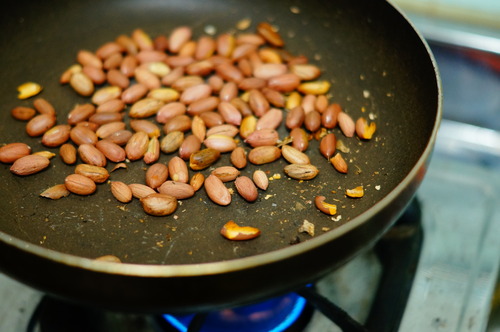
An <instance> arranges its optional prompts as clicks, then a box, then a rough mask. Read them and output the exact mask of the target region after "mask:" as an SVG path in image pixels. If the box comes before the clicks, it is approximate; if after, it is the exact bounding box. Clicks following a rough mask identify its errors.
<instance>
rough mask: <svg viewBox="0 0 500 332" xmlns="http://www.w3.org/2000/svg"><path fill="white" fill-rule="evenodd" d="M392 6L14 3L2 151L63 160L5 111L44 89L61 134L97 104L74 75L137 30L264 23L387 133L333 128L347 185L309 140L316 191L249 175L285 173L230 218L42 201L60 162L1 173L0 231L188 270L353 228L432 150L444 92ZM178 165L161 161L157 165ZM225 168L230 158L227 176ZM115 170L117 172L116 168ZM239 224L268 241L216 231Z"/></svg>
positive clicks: (102, 202)
mask: <svg viewBox="0 0 500 332" xmlns="http://www.w3.org/2000/svg"><path fill="white" fill-rule="evenodd" d="M387 7H388V6H380V4H378V1H357V2H351V1H347V0H346V1H313V2H311V1H309V2H295V1H216V0H207V1H194V0H189V1H186V0H174V1H153V0H147V1H131V0H127V1H122V0H111V1H94V0H90V1H78V2H77V1H72V2H61V1H31V2H27V1H17V2H15V3H14V2H12V3H11V5H10V6H9V8H8V9H6V8H4V11H5V12H4V15H3V16H4V18H3V19H2V22H1V23H0V24H1V25H2V31H3V34H2V36H1V37H0V38H1V39H0V40H1V42H0V49H1V50H2V51H1V52H0V63H1V64H2V65H3V68H2V74H1V77H2V79H1V80H0V100H1V102H2V109H3V111H2V112H1V113H0V143H11V142H19V141H21V142H26V143H28V144H29V145H30V146H31V147H32V148H33V150H34V151H39V150H52V151H57V149H47V148H45V147H43V146H42V145H41V143H40V138H35V139H33V138H29V137H28V136H27V135H26V134H25V131H24V127H25V123H23V122H19V121H16V120H14V119H12V118H11V116H10V114H9V112H10V109H12V108H13V107H15V106H18V105H24V106H29V105H31V102H32V99H30V100H26V101H20V100H18V99H17V98H16V95H17V93H16V87H17V86H18V85H20V84H21V83H24V82H26V81H35V82H38V83H40V84H42V85H43V86H44V91H43V92H42V94H41V95H40V96H42V97H44V98H46V99H47V100H49V101H50V102H51V103H52V104H53V105H54V106H55V108H56V110H57V112H58V122H59V123H64V122H65V119H66V116H67V112H68V111H69V110H70V109H71V108H72V107H73V106H74V105H75V104H77V103H83V102H87V101H88V99H86V98H82V97H79V96H78V95H76V94H75V93H74V92H73V91H72V90H71V88H69V87H68V86H61V85H60V84H59V83H58V79H59V76H60V74H61V73H62V72H63V71H64V70H65V69H66V68H68V67H69V66H70V65H71V64H73V63H75V56H76V53H77V51H78V50H79V49H89V50H96V49H97V48H98V47H99V46H100V45H102V44H103V43H105V42H107V41H110V40H113V39H114V38H116V36H118V35H119V34H123V33H125V34H130V33H131V32H132V30H133V29H135V28H142V29H144V30H145V31H146V32H148V33H149V34H151V35H152V36H156V35H158V34H168V33H169V32H170V31H171V30H172V29H173V28H174V27H176V26H179V25H189V26H192V27H193V28H194V32H195V38H197V37H199V36H201V35H202V34H204V30H205V28H206V27H207V26H209V25H211V26H213V27H215V28H216V30H217V33H222V32H227V31H235V30H236V29H235V26H236V24H237V22H238V21H239V20H241V19H243V18H250V19H251V22H252V24H251V27H250V28H249V29H248V31H254V29H255V26H256V24H257V23H258V22H260V21H269V22H271V23H272V24H275V25H276V26H278V27H279V28H280V33H281V35H282V36H283V37H284V39H285V41H286V49H287V50H289V51H290V52H291V53H293V54H297V55H298V54H304V55H306V56H308V57H309V58H310V60H311V62H313V63H317V64H318V65H319V66H320V67H321V68H322V69H323V70H324V73H323V75H322V78H325V79H328V80H330V81H331V82H332V88H331V91H330V93H331V98H330V101H331V102H337V103H340V104H341V105H342V106H343V108H344V109H345V111H346V112H348V113H349V114H350V115H352V116H353V118H357V117H359V116H361V115H365V116H367V115H368V114H372V115H373V116H374V117H375V122H376V123H377V126H378V129H377V133H376V136H375V138H374V139H373V140H371V141H367V142H361V141H360V140H359V139H354V138H353V139H346V138H344V137H343V135H342V134H341V133H340V131H339V130H338V128H337V129H335V130H334V132H335V133H336V134H337V137H338V138H340V139H342V140H343V141H344V143H345V144H346V145H347V146H348V147H349V148H350V150H351V152H350V153H348V154H347V155H346V156H347V159H348V161H349V167H350V172H349V174H348V175H340V174H339V173H337V172H336V171H335V170H334V169H333V168H332V166H331V165H330V164H328V163H327V161H326V160H325V159H324V158H323V157H321V156H320V155H319V153H318V146H317V142H314V141H311V146H310V147H309V150H308V152H309V155H310V156H311V160H312V163H313V164H315V165H316V166H317V167H318V168H319V169H320V174H319V176H318V177H317V178H316V179H314V180H313V181H304V182H300V183H299V182H297V181H295V180H289V179H287V177H286V175H284V173H283V167H284V166H285V165H286V162H285V161H283V160H281V161H280V162H277V163H273V164H270V165H263V166H254V165H249V166H247V167H246V168H245V169H244V170H242V174H244V175H250V174H251V173H252V172H253V170H255V169H258V168H260V169H262V170H265V171H269V174H270V176H271V175H273V174H275V173H279V174H281V179H279V180H274V181H271V183H270V186H269V189H268V190H267V191H266V192H260V195H259V199H258V200H257V201H256V202H255V203H251V204H250V203H247V202H246V201H244V200H243V199H242V198H241V197H240V196H238V195H237V194H235V195H233V202H232V203H231V205H230V206H229V207H220V206H217V205H215V204H214V203H212V202H211V201H210V200H209V199H208V198H207V196H206V194H205V192H204V190H201V191H200V192H198V193H197V194H196V195H195V197H193V198H191V199H188V200H185V201H183V202H182V205H180V206H179V208H178V210H177V211H176V212H175V214H174V215H171V216H168V217H152V216H148V215H146V214H144V212H143V211H142V209H141V207H140V204H139V202H138V201H137V200H134V201H133V202H131V203H129V204H127V205H126V206H125V207H124V205H123V204H120V203H118V202H117V201H116V200H115V199H114V198H113V197H112V195H111V193H110V190H109V185H108V184H102V185H99V186H98V190H97V192H96V193H95V194H94V195H92V196H89V197H80V196H77V195H70V196H69V197H67V198H64V199H61V200H58V201H51V200H47V199H43V198H40V197H39V196H38V195H39V194H40V193H41V192H42V191H43V190H44V189H46V188H47V187H50V186H52V185H55V184H59V183H62V182H63V180H64V177H65V176H66V175H68V174H71V173H72V172H73V170H74V167H71V166H66V165H64V164H63V163H62V162H61V161H60V159H59V157H56V158H54V159H53V160H52V163H51V167H50V168H49V169H47V170H45V171H43V172H42V173H40V174H36V175H32V176H28V177H18V176H14V175H13V174H11V173H10V172H9V167H10V165H0V181H1V183H2V186H1V189H0V190H1V191H2V195H1V196H2V199H1V200H0V210H1V211H2V216H1V217H0V231H1V232H4V233H6V234H8V235H11V236H13V237H15V238H19V239H21V240H24V241H26V242H29V243H33V244H35V245H39V246H42V247H46V248H50V249H54V250H56V251H60V252H63V253H69V254H73V255H77V256H82V257H89V258H94V257H98V256H101V255H105V254H113V255H116V256H118V257H120V258H121V259H122V260H123V261H124V262H130V263H145V264H188V263H202V262H215V261H221V260H228V259H234V258H240V257H247V256H252V255H257V254H261V253H266V252H269V251H273V250H276V249H280V248H284V247H287V246H290V245H291V243H296V242H298V241H305V240H308V239H310V238H311V236H309V235H307V234H303V233H299V232H298V228H299V226H300V225H301V224H302V222H303V220H304V219H307V220H309V221H310V222H313V223H314V224H315V225H316V235H315V236H321V234H322V233H325V232H327V230H329V229H333V228H335V227H339V226H341V225H342V224H344V223H346V222H349V221H350V220H352V219H354V218H356V217H357V216H359V215H360V214H362V213H364V212H365V211H366V210H368V209H369V208H370V207H372V206H374V205H375V204H376V203H377V202H379V201H380V200H381V199H382V198H383V197H385V196H386V195H387V194H388V193H390V192H391V191H392V190H393V189H394V188H395V187H396V186H397V185H398V184H399V183H400V182H401V181H402V179H404V177H405V176H406V175H407V174H408V172H409V171H410V170H411V169H412V167H413V166H414V165H415V163H416V162H417V160H418V159H419V158H420V156H421V155H422V152H423V151H424V149H425V148H426V146H427V144H428V143H429V138H430V136H431V133H432V131H433V128H434V126H435V121H436V112H437V104H438V96H437V81H436V77H435V72H434V69H433V67H432V64H431V61H430V59H429V55H428V53H427V51H426V49H425V47H424V46H423V44H422V43H421V42H420V39H419V38H418V37H417V36H416V34H415V33H414V31H413V30H412V29H411V28H410V27H409V25H407V24H406V22H405V21H404V20H402V19H401V18H400V16H399V15H398V14H397V12H396V11H395V10H393V9H392V8H390V9H389V10H388V8H387ZM297 9H298V10H297ZM297 11H298V13H297ZM363 110H364V112H363ZM285 135H286V132H285V131H282V132H281V136H282V137H284V136H285ZM172 156H173V155H165V154H163V155H162V156H161V159H160V161H161V162H167V161H168V160H169V159H170V158H172ZM228 160H229V159H228V155H224V156H223V158H222V159H221V161H219V163H218V164H217V165H225V164H228V163H229V161H228ZM145 166H146V165H145V164H144V163H143V162H142V161H140V162H133V163H131V164H129V168H128V170H118V171H116V172H114V173H112V175H111V179H113V180H120V181H124V182H126V183H133V182H140V183H143V181H144V174H145V171H144V169H145ZM112 167H113V164H112V163H110V164H108V167H107V168H108V169H109V170H110V169H111V168H112ZM208 172H209V170H205V171H203V173H204V174H208ZM191 174H192V172H191ZM358 185H363V186H364V187H365V196H364V197H363V198H361V199H351V198H346V197H345V195H344V190H345V189H347V188H351V187H354V186H358ZM228 186H230V187H232V188H234V185H233V184H229V185H228ZM332 191H333V192H332ZM318 194H321V195H325V196H326V197H327V201H331V202H333V201H336V203H337V205H338V206H339V212H338V215H340V216H341V218H340V219H339V220H337V221H335V220H333V219H332V218H330V217H328V216H326V215H324V214H322V213H321V212H319V211H317V210H316V208H315V207H314V205H313V204H312V201H313V199H314V197H315V196H316V195H318ZM174 216H175V217H174ZM231 219H233V220H235V221H236V222H238V223H241V224H246V225H252V226H255V227H258V228H259V229H261V231H262V235H261V236H260V237H259V238H257V239H255V240H252V241H247V242H231V241H228V240H226V239H224V238H223V237H221V235H220V234H219V229H220V228H221V226H222V225H223V224H224V223H226V222H227V221H228V220H231Z"/></svg>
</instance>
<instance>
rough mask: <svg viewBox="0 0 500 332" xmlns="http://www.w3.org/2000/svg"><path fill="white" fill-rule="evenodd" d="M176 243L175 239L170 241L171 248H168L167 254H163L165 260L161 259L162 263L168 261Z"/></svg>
mask: <svg viewBox="0 0 500 332" xmlns="http://www.w3.org/2000/svg"><path fill="white" fill-rule="evenodd" d="M174 245H175V240H174V241H172V242H171V243H170V248H168V250H167V252H166V253H165V256H163V260H162V261H161V263H162V264H165V262H166V261H167V257H168V255H169V254H170V252H171V251H172V248H173V247H174Z"/></svg>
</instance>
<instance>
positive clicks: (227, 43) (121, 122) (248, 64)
mask: <svg viewBox="0 0 500 332" xmlns="http://www.w3.org/2000/svg"><path fill="white" fill-rule="evenodd" d="M283 47H284V41H283V39H282V37H281V36H280V34H279V32H278V31H277V30H276V29H275V28H274V27H273V26H272V25H270V24H269V23H266V22H262V23H259V24H258V25H257V27H256V32H255V33H244V32H239V33H234V34H233V33H222V34H220V35H218V36H217V37H212V36H209V35H203V36H201V37H199V38H198V39H197V40H195V39H193V31H192V29H191V28H190V27H188V26H181V27H177V28H175V29H173V30H172V31H171V33H170V34H169V35H168V36H167V35H158V36H156V37H155V38H152V37H151V36H150V35H148V34H147V33H146V32H145V31H143V30H142V29H136V30H134V31H133V32H132V33H131V35H130V36H128V35H120V36H118V37H117V38H116V39H115V40H114V41H110V42H107V43H105V44H103V45H102V46H101V47H99V48H98V49H97V50H96V51H95V52H91V51H88V50H80V51H79V52H78V54H77V56H76V62H77V63H76V64H74V65H72V66H70V67H69V68H68V69H67V70H66V71H65V72H64V73H63V74H62V75H61V77H60V83H61V84H63V85H66V84H69V86H71V87H72V88H73V89H74V91H76V92H77V93H78V94H80V95H82V96H85V97H89V98H90V102H89V103H86V104H81V105H77V106H75V107H74V109H72V110H71V111H70V112H69V114H68V116H67V123H64V124H57V120H56V111H55V109H54V107H53V106H52V105H51V104H50V102H48V101H47V100H45V99H43V98H36V99H35V100H34V102H33V107H32V108H31V107H24V106H19V107H16V108H14V109H13V110H12V116H13V117H14V118H16V119H17V120H23V121H27V125H26V132H27V134H28V135H29V136H31V137H39V136H41V137H42V140H41V142H42V144H43V145H45V146H46V147H49V148H56V147H58V148H59V155H60V157H61V158H62V160H63V161H64V162H65V163H66V164H68V165H73V164H76V163H77V161H78V157H79V158H80V160H81V162H82V163H80V164H78V165H77V166H76V168H75V173H74V174H71V175H69V176H68V177H66V178H65V180H64V184H60V185H56V186H54V187H51V188H49V189H47V190H46V191H44V192H43V193H42V194H41V196H42V197H47V198H51V199H59V198H62V197H65V196H67V195H69V193H70V192H71V193H74V194H78V195H90V194H92V193H94V192H95V190H96V183H97V184H99V183H104V182H107V181H108V179H109V177H110V173H109V172H108V170H107V169H106V168H105V167H106V165H107V162H108V161H111V162H113V163H116V166H115V168H116V167H126V163H124V162H129V161H136V160H143V162H144V163H145V164H147V165H150V166H149V167H148V170H147V172H146V181H145V182H146V183H145V184H140V183H134V184H125V183H123V182H120V181H109V183H110V187H111V192H112V194H113V195H114V197H115V198H116V199H117V200H118V201H120V202H122V203H128V202H130V201H131V200H132V199H133V197H136V198H138V199H140V202H141V204H142V206H143V208H144V211H145V212H146V213H148V214H151V215H155V216H164V215H169V214H171V213H173V212H174V211H175V210H176V208H177V204H178V200H181V199H187V198H189V197H192V196H193V195H194V194H195V193H196V191H198V190H199V189H200V188H201V187H204V188H205V190H206V193H207V195H208V197H209V198H210V199H211V200H212V201H213V202H214V203H216V204H219V205H228V204H230V203H231V192H230V190H229V189H228V187H227V186H226V183H227V182H230V181H234V185H235V188H236V190H237V192H238V193H239V194H240V195H241V196H242V197H243V198H244V199H245V200H247V201H249V202H253V201H255V200H257V198H258V190H259V189H260V190H266V188H267V186H268V176H267V175H266V174H265V173H264V172H263V171H261V170H256V171H255V172H254V173H253V177H252V178H249V177H247V176H244V175H241V174H240V170H241V169H243V168H245V167H246V166H247V162H250V163H252V164H254V165H263V164H266V163H271V162H273V161H275V160H277V159H279V158H281V157H282V156H283V157H284V158H285V159H286V160H287V161H288V162H289V165H288V166H286V167H285V169H284V172H285V173H286V174H287V175H288V176H289V177H291V178H294V179H297V180H311V179H313V178H314V177H315V176H316V175H317V174H318V169H317V168H316V167H315V166H314V165H311V163H310V160H309V157H308V155H307V154H306V150H307V149H308V145H309V140H310V139H313V138H316V139H318V140H320V148H319V150H320V153H321V154H322V155H323V156H324V157H325V158H326V159H327V160H328V161H329V162H331V164H332V165H333V167H334V168H335V169H336V170H337V171H338V172H341V173H347V172H348V164H347V162H346V161H345V160H344V158H343V156H342V154H341V153H340V152H339V151H337V150H338V149H336V145H337V139H336V137H335V134H334V133H333V132H332V129H333V128H335V127H337V126H338V127H340V129H341V132H342V133H343V135H344V136H346V137H354V136H357V137H358V138H359V139H362V140H369V139H371V138H372V136H373V134H374V132H375V130H376V126H375V123H373V122H371V123H368V121H367V120H366V119H365V118H363V117H361V118H359V119H357V120H356V121H354V120H353V119H352V118H351V116H350V115H349V114H347V113H345V112H344V111H343V110H342V108H341V107H340V105H339V104H336V103H330V101H329V97H328V93H329V89H330V82H329V81H328V80H324V79H319V78H320V75H321V70H320V68H319V67H318V66H316V65H314V64H311V63H309V61H308V58H307V57H305V56H303V55H299V56H294V55H292V54H290V53H289V52H287V51H286V50H285V49H284V48H283ZM126 114H128V117H126V116H125V115H126ZM125 119H128V121H127V122H126V121H125ZM282 123H284V125H285V126H286V128H287V129H288V131H289V135H288V136H287V137H281V138H280V137H279V134H278V131H277V129H278V127H280V126H281V125H282ZM127 125H128V126H127ZM161 153H165V154H173V153H177V155H176V156H174V157H172V158H171V159H170V160H169V161H168V163H166V164H164V163H160V162H158V160H159V158H160V154H161ZM223 153H230V160H231V164H232V165H224V166H219V167H216V168H215V169H214V170H213V171H212V172H211V173H210V175H208V176H207V177H206V178H205V176H204V175H203V174H202V173H201V172H198V171H201V170H203V169H205V168H207V167H209V166H212V165H214V164H215V163H216V162H217V160H218V159H219V158H220V155H221V154H223ZM53 156H55V154H54V153H52V152H49V151H41V152H37V153H32V151H31V148H30V147H29V146H28V145H26V144H24V143H10V144H7V145H5V146H3V147H2V148H0V161H1V162H4V163H12V167H11V171H12V173H14V174H17V175H20V176H25V175H30V174H34V173H37V172H39V171H41V170H43V169H45V168H47V167H48V166H49V165H50V158H52V157H53ZM190 170H191V171H194V172H195V173H194V174H193V175H192V176H190V174H189V173H190ZM362 195H363V192H362V187H360V188H355V189H352V190H350V191H349V193H348V196H351V197H361V196H362ZM324 200H325V197H324V196H318V197H316V198H315V205H316V207H317V208H318V209H319V210H321V211H322V212H324V213H326V214H328V215H334V214H335V213H336V206H335V205H334V204H328V203H326V202H324ZM249 230H250V231H249ZM221 233H222V234H223V235H224V236H225V237H227V238H230V239H233V240H246V239H251V238H254V237H256V236H257V235H258V234H260V232H259V231H258V229H256V228H251V227H240V226H238V225H236V224H235V223H234V222H233V221H231V223H228V224H227V225H226V226H225V227H224V228H223V230H221Z"/></svg>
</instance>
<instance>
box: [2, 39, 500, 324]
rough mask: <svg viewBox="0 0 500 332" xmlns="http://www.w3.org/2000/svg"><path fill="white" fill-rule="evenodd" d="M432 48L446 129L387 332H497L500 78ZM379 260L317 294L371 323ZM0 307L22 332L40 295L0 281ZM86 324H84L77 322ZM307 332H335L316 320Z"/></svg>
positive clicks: (351, 269)
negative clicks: (401, 297)
mask: <svg viewBox="0 0 500 332" xmlns="http://www.w3.org/2000/svg"><path fill="white" fill-rule="evenodd" d="M432 48H433V51H434V53H435V56H436V59H437V62H438V66H439V68H440V71H441V76H442V81H443V91H444V117H445V120H444V121H443V123H442V126H441V129H440V132H439V134H438V139H437V142H436V147H435V151H434V154H433V157H432V159H431V163H430V166H429V170H428V173H427V175H426V177H425V179H424V181H423V183H422V186H421V187H420V189H419V190H418V192H417V199H418V202H419V203H420V207H421V214H422V218H421V221H422V228H423V242H422V244H421V245H422V248H421V252H420V256H419V257H418V259H417V264H415V266H414V268H415V270H414V275H413V277H412V278H414V280H413V282H412V284H411V286H409V287H410V289H409V290H408V291H409V296H408V298H407V301H406V305H405V304H398V305H396V304H394V303H392V302H390V300H388V301H389V303H390V305H393V306H394V308H396V307H397V306H399V307H401V309H402V311H403V313H402V317H400V322H399V321H398V324H397V325H396V326H398V325H399V327H394V328H391V329H390V330H399V331H405V332H406V331H450V332H451V331H486V330H488V331H495V327H494V326H491V325H490V326H489V327H488V321H489V318H490V317H489V316H490V310H491V309H492V298H493V294H494V291H495V287H496V285H497V284H496V282H497V276H498V270H499V265H500V242H499V241H498V234H500V205H499V204H498V201H499V199H498V197H500V176H498V174H500V112H499V110H500V97H499V96H500V94H498V91H500V89H499V88H500V75H499V73H498V72H496V71H494V70H492V69H491V68H488V67H487V66H485V65H484V64H483V63H481V62H478V61H477V60H473V59H471V58H470V57H469V56H468V55H467V54H465V53H464V52H462V51H460V50H456V49H451V48H448V47H443V46H438V45H433V47H432ZM478 82H483V83H484V82H487V83H488V84H487V85H484V84H478ZM478 96H479V97H478ZM388 236H391V234H390V233H389V234H388ZM375 251H376V250H375V249H374V250H369V251H367V252H365V253H363V254H361V255H359V256H358V257H357V258H355V259H354V260H352V261H351V262H349V263H348V264H346V265H345V266H344V267H342V268H340V269H338V270H337V271H335V272H333V273H332V274H330V275H328V276H327V277H325V278H324V279H322V280H321V281H320V282H319V283H318V284H317V285H315V287H316V288H317V289H318V291H319V292H320V294H322V295H323V296H324V297H326V298H327V299H329V300H331V301H332V302H333V303H336V304H337V305H338V306H339V307H340V308H342V309H343V310H345V311H346V312H347V313H348V314H349V315H350V316H352V317H353V318H354V319H356V320H358V321H360V322H365V321H367V320H370V311H371V310H372V309H373V308H372V304H373V303H374V301H375V300H376V298H377V294H376V292H377V287H378V285H379V284H380V283H381V280H383V274H384V267H383V264H382V263H381V260H380V259H379V256H377V255H376V252H375ZM398 254H399V251H398ZM396 282H398V281H397V280H396ZM0 298H1V299H2V300H0V331H15V332H17V331H27V329H28V324H29V320H30V317H31V316H32V314H33V312H34V310H35V308H36V307H37V305H38V303H39V301H40V300H41V298H42V294H41V293H39V292H38V291H36V290H33V289H31V288H29V287H27V286H25V285H22V284H20V283H18V282H16V281H14V280H12V279H10V278H8V277H6V276H4V275H2V274H0ZM497 302H498V301H497ZM390 305H389V306H388V308H391V307H390ZM92 317H93V316H90V317H85V316H84V317H81V318H80V323H81V322H83V321H84V320H85V319H87V320H88V319H92ZM99 317H100V318H99V319H103V317H102V316H99ZM94 318H95V317H94ZM76 319H78V318H76ZM104 319H107V320H113V321H116V322H117V323H116V324H117V325H114V326H115V327H116V330H119V331H138V332H147V331H151V330H152V326H154V325H155V324H154V322H152V321H151V319H152V318H151V317H149V316H142V315H126V316H123V315H121V316H120V314H116V315H115V314H113V313H110V314H109V315H106V316H105V317H104ZM77 324H78V322H77ZM497 329H498V328H497ZM153 330H154V331H156V329H153ZM33 331H37V329H34V330H33ZM304 331H306V332H313V331H314V332H316V331H325V332H333V331H339V329H338V328H337V327H336V326H334V325H333V324H332V322H331V321H330V320H329V319H327V318H326V317H325V316H324V315H323V314H321V313H319V312H317V311H316V312H314V313H313V315H312V318H311V320H310V321H309V323H308V324H307V326H306V327H305V329H304ZM497 331H498V330H497ZM42 332H43V331H42ZM49 332H50V331H49Z"/></svg>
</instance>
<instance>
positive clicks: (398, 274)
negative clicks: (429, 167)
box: [27, 199, 423, 332]
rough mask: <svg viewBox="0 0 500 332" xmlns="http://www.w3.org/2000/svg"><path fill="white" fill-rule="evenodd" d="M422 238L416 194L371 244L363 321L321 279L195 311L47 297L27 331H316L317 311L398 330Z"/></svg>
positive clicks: (340, 320)
mask: <svg viewBox="0 0 500 332" xmlns="http://www.w3.org/2000/svg"><path fill="white" fill-rule="evenodd" d="M422 237H423V232H422V227H421V210H420V204H419V202H418V201H417V200H416V199H415V200H413V201H412V203H411V204H410V205H409V207H408V208H407V209H406V211H405V212H404V214H403V215H402V216H401V217H400V219H399V220H398V221H397V222H396V224H395V225H394V227H393V228H391V229H390V230H389V231H388V232H387V234H386V235H385V236H384V237H383V238H382V239H381V240H380V241H379V242H378V243H377V244H376V245H375V247H374V248H373V252H374V253H375V255H376V257H377V261H378V262H379V263H380V265H381V268H382V271H383V272H382V274H381V276H380V279H379V280H377V282H376V284H377V285H378V287H375V288H374V289H372V290H371V291H372V292H373V298H372V303H371V305H370V308H369V312H368V313H367V314H366V315H365V317H366V319H363V320H359V319H355V318H353V317H351V315H350V314H349V313H348V312H347V311H345V310H343V309H341V308H340V307H339V306H337V305H336V304H334V303H333V302H332V300H331V299H330V298H328V297H327V296H326V295H324V294H322V287H321V286H320V284H321V282H322V281H320V282H319V284H318V287H316V285H308V286H306V287H304V288H302V289H299V290H297V291H295V292H292V293H289V294H285V295H283V296H280V297H276V298H272V299H268V300H266V301H263V302H260V303H256V304H251V305H246V306H241V307H236V308H230V309H223V310H220V311H214V312H209V313H195V314H191V315H171V314H164V315H134V314H125V313H117V312H110V311H106V310H102V309H99V308H91V307H86V306H82V305H77V304H70V303H66V302H62V301H60V300H57V299H54V298H51V297H48V296H44V297H43V298H42V300H41V301H40V303H39V305H38V307H37V308H36V309H35V311H34V313H33V315H32V317H31V319H30V322H29V324H28V328H27V332H63V331H74V332H80V331H82V332H83V331H96V332H100V331H125V332H126V331H134V332H160V331H163V332H226V331H241V332H245V331H248V332H250V331H251V332H295V331H297V332H298V331H317V329H316V328H315V327H314V325H315V322H314V320H311V318H312V317H313V315H317V313H318V312H319V313H321V314H322V315H323V316H324V317H326V318H327V319H328V320H329V321H330V322H329V325H330V326H338V327H339V328H340V329H342V330H344V331H368V330H379V329H381V328H382V329H383V330H397V329H398V327H399V324H400V322H401V319H402V315H403V312H404V308H405V306H406V301H407V299H408V294H409V291H410V288H411V284H412V282H413V277H414V273H415V269H416V265H417V262H418V258H419V253H420V249H421V244H422ZM335 273H337V271H336V272H333V274H335ZM354 273H363V272H361V271H357V272H354ZM353 301H354V302H355V301H356V300H353ZM358 320H359V321H363V324H361V323H359V322H358Z"/></svg>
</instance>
